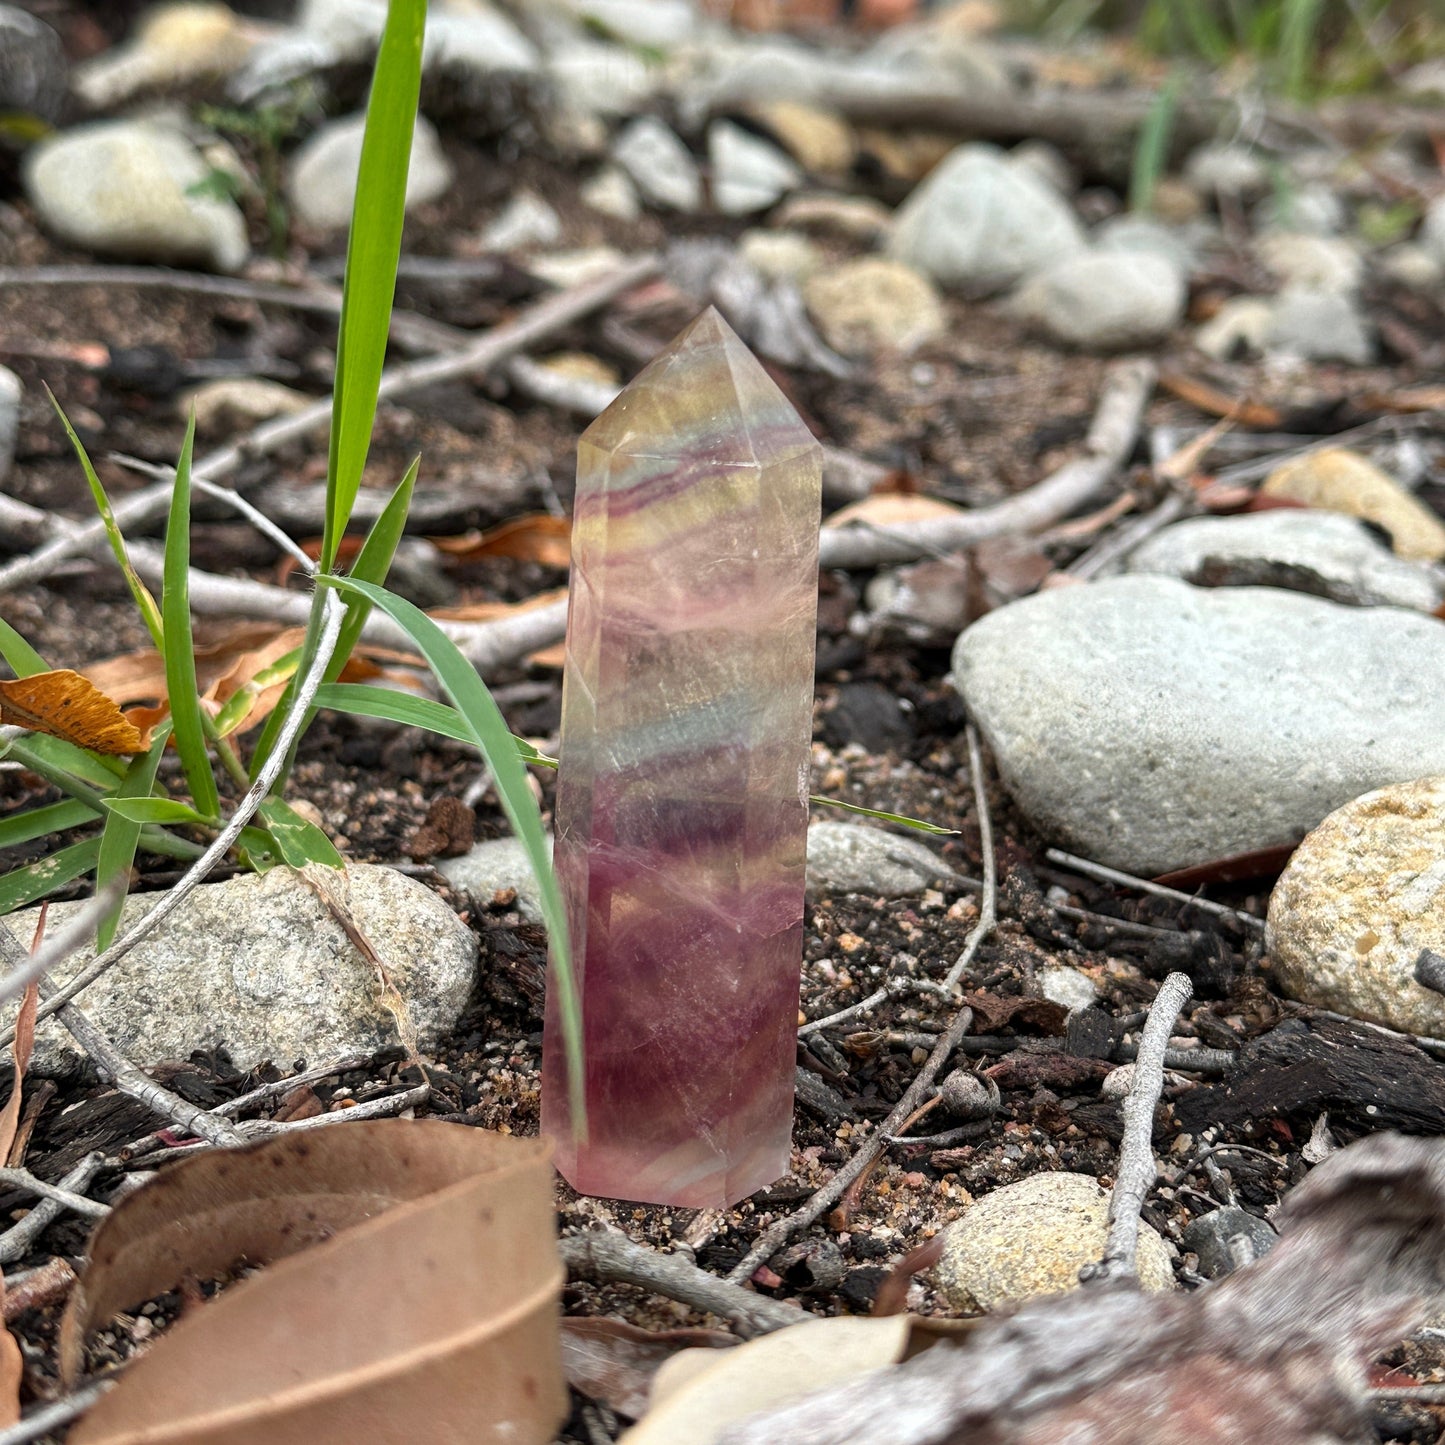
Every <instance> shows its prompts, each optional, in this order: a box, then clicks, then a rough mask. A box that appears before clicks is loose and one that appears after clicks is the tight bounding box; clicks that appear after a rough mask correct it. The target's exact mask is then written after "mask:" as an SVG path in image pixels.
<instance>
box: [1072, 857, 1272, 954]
mask: <svg viewBox="0 0 1445 1445" xmlns="http://www.w3.org/2000/svg"><path fill="white" fill-rule="evenodd" d="M1044 856H1045V857H1046V858H1047V859H1048V860H1049V862H1050V863H1057V864H1058V865H1059V867H1060V868H1067V869H1069V871H1070V872H1073V873H1082V874H1083V875H1084V876H1085V877H1086V878H1097V879H1098V880H1099V881H1100V882H1101V883H1117V884H1119V885H1120V887H1122V888H1135V889H1137V890H1138V891H1139V892H1140V893H1152V894H1153V895H1154V897H1156V898H1170V899H1173V900H1174V902H1176V903H1187V904H1188V905H1189V906H1190V907H1191V908H1197V909H1199V911H1200V912H1201V913H1212V914H1213V915H1214V916H1215V917H1216V918H1233V919H1235V920H1236V921H1237V922H1239V923H1242V924H1244V926H1245V927H1246V928H1252V929H1254V930H1255V932H1257V933H1263V932H1264V919H1262V918H1256V917H1255V916H1254V914H1252V913H1242V912H1240V910H1239V909H1238V908H1230V907H1229V906H1228V904H1225V903H1215V902H1214V901H1213V899H1210V898H1196V897H1195V896H1194V895H1193V894H1192V893H1185V892H1182V891H1181V890H1180V889H1178V888H1167V887H1165V885H1164V884H1162V883H1151V882H1150V881H1149V879H1147V878H1136V877H1135V876H1134V875H1133V874H1132V873H1121V872H1120V871H1119V870H1118V869H1117V868H1106V867H1105V866H1104V864H1102V863H1092V862H1090V861H1089V859H1087V858H1080V857H1078V856H1077V855H1076V854H1074V853H1065V852H1064V850H1063V849H1062V848H1050V849H1049V850H1048V852H1047V853H1045V854H1044Z"/></svg>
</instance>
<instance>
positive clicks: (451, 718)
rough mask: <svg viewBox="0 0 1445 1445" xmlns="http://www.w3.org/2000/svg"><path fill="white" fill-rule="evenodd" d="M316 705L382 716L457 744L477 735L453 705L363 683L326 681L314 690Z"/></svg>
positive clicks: (337, 710)
mask: <svg viewBox="0 0 1445 1445" xmlns="http://www.w3.org/2000/svg"><path fill="white" fill-rule="evenodd" d="M316 706H317V707H329V708H331V709H332V710H333V711H335V712H347V713H351V714H352V715H353V716H355V717H376V718H384V719H385V720H386V721H387V722H394V723H401V724H402V726H404V727H414V728H425V729H426V730H427V731H428V732H432V733H439V734H440V735H441V736H442V737H444V738H451V739H453V741H455V742H459V743H474V742H475V741H476V734H475V733H474V732H473V731H472V729H471V727H470V726H469V725H468V723H467V720H466V719H465V718H464V717H463V716H462V715H461V713H459V712H458V711H457V710H456V708H454V707H448V706H447V705H446V703H444V702H433V701H432V699H431V698H429V697H412V696H410V695H409V694H407V693H404V692H393V691H392V690H391V689H390V688H388V687H371V686H369V685H368V684H366V683H364V682H326V683H322V685H321V686H320V687H318V688H317V689H316Z"/></svg>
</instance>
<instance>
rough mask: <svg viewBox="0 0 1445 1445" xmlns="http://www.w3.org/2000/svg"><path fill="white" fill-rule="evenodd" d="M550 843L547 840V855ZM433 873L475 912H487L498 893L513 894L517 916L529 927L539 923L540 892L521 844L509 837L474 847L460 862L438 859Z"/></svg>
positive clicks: (529, 861) (490, 839)
mask: <svg viewBox="0 0 1445 1445" xmlns="http://www.w3.org/2000/svg"><path fill="white" fill-rule="evenodd" d="M551 854H552V839H551V838H550V837H549V838H548V839H547V855H548V857H551ZM436 870H437V872H438V873H440V874H441V875H442V877H443V878H445V879H446V880H447V882H448V883H450V884H451V885H452V887H453V888H460V889H461V890H462V892H464V893H465V894H466V895H467V897H468V898H470V899H471V900H472V905H473V906H474V907H476V908H490V907H491V906H492V904H493V902H494V900H495V899H496V896H497V894H498V893H507V892H511V893H515V894H516V895H517V897H516V903H515V907H516V909H517V912H518V913H520V914H521V915H522V917H523V918H525V919H527V920H528V921H529V922H531V923H540V922H541V921H542V890H541V889H540V888H539V887H538V885H537V875H536V873H535V871H533V868H532V863H531V860H530V859H529V858H528V857H527V850H526V849H525V848H524V847H523V846H522V843H521V840H520V839H518V838H514V837H512V836H511V835H508V836H507V837H505V838H489V839H487V840H486V841H485V842H483V843H478V844H476V845H475V846H474V847H473V848H471V849H470V850H469V851H468V852H466V853H463V854H462V855H461V857H459V858H438V859H437V860H436Z"/></svg>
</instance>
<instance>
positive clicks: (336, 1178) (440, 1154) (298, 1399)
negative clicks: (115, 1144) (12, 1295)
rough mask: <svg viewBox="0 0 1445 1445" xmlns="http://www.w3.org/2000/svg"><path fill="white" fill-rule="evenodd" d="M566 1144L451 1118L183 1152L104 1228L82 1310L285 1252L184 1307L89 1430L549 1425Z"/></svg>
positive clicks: (537, 1433) (92, 1437) (482, 1430)
mask: <svg viewBox="0 0 1445 1445" xmlns="http://www.w3.org/2000/svg"><path fill="white" fill-rule="evenodd" d="M554 1230H555V1224H554V1215H553V1205H552V1171H551V1168H550V1166H549V1164H548V1155H547V1146H546V1145H545V1144H543V1143H542V1142H540V1141H538V1140H523V1139H516V1138H510V1137H504V1136H501V1135H497V1134H492V1133H489V1132H487V1131H485V1130H481V1129H473V1128H468V1127H466V1126H465V1125H459V1124H445V1123H441V1122H439V1121H436V1120H413V1121H402V1120H386V1121H377V1122H371V1123H361V1124H354V1125H352V1126H351V1127H349V1128H346V1129H333V1130H321V1131H319V1132H306V1133H301V1134H293V1135H285V1136H282V1137H281V1138H279V1139H273V1140H268V1141H267V1142H265V1143H263V1144H259V1145H256V1146H254V1147H251V1148H246V1149H241V1150H228V1151H224V1152H216V1153H208V1154H205V1155H201V1156H199V1157H197V1158H195V1159H192V1160H187V1161H185V1162H183V1163H181V1164H178V1165H177V1166H176V1167H175V1168H173V1169H168V1170H166V1171H164V1172H162V1173H161V1174H160V1175H158V1176H157V1177H156V1178H155V1179H154V1180H152V1181H151V1182H150V1183H149V1184H147V1185H146V1186H145V1187H144V1188H142V1189H140V1190H137V1191H136V1192H135V1193H134V1194H132V1195H130V1196H128V1197H127V1198H126V1199H125V1200H124V1201H122V1203H121V1204H120V1205H118V1206H117V1208H116V1209H115V1211H114V1212H113V1213H112V1214H111V1216H110V1217H109V1218H108V1219H107V1220H106V1222H105V1223H104V1224H103V1225H101V1227H100V1228H99V1229H98V1230H97V1231H96V1234H95V1236H94V1238H93V1240H92V1242H91V1250H90V1260H89V1263H88V1265H87V1267H86V1271H85V1274H84V1276H83V1277H82V1280H81V1283H80V1284H79V1285H78V1286H77V1287H76V1290H75V1292H74V1294H73V1296H72V1298H71V1302H70V1306H69V1308H68V1309H67V1311H66V1315H65V1319H64V1321H63V1323H62V1328H61V1347H60V1348H61V1360H62V1369H63V1370H64V1372H65V1374H66V1377H67V1378H68V1379H72V1380H73V1379H74V1378H75V1374H76V1371H77V1367H78V1365H79V1362H80V1354H81V1345H82V1341H83V1338H84V1335H85V1333H86V1332H87V1331H88V1330H89V1329H92V1328H95V1327H96V1326H98V1325H99V1324H101V1323H102V1322H104V1321H105V1320H107V1319H109V1318H110V1317H111V1316H112V1315H113V1314H114V1313H115V1312H116V1311H117V1310H118V1309H122V1308H127V1307H133V1306H135V1305H137V1304H138V1303H139V1302H140V1301H142V1300H144V1299H147V1298H149V1297H150V1296H152V1295H154V1294H157V1293H159V1292H161V1291H163V1290H166V1289H169V1288H171V1287H172V1286H174V1285H175V1284H176V1283H177V1282H178V1281H179V1280H181V1279H182V1278H183V1277H185V1276H187V1275H196V1276H198V1277H201V1278H205V1277H207V1276H211V1275H216V1274H220V1273H224V1272H226V1271H228V1270H229V1269H231V1268H232V1267H233V1265H234V1264H235V1262H236V1261H237V1260H238V1259H245V1260H247V1261H250V1262H267V1263H271V1262H273V1261H274V1263H271V1267H270V1268H269V1269H267V1270H264V1271H262V1272H261V1273H260V1274H257V1275H255V1276H253V1277H252V1278H250V1279H247V1280H244V1281H242V1282H241V1283H239V1284H236V1285H233V1286H231V1287H230V1288H229V1289H227V1290H226V1291H225V1292H224V1293H223V1294H222V1295H220V1296H219V1297H218V1298H217V1299H216V1300H215V1301H214V1302H212V1303H211V1304H208V1305H207V1306H205V1307H204V1308H202V1309H199V1310H197V1311H195V1312H194V1313H192V1314H190V1315H188V1316H187V1317H186V1318H185V1319H183V1320H181V1321H180V1322H178V1323H177V1324H176V1325H174V1326H173V1327H172V1328H171V1329H170V1330H169V1331H168V1332H167V1334H166V1335H165V1336H163V1337H162V1338H161V1339H160V1340H158V1341H157V1342H156V1344H155V1345H154V1346H153V1347H152V1348H151V1350H150V1351H149V1352H148V1353H147V1354H146V1355H145V1356H144V1357H143V1358H142V1359H140V1360H138V1361H136V1362H135V1363H134V1364H132V1365H131V1367H130V1368H129V1370H128V1371H127V1372H126V1375H125V1377H124V1378H123V1380H122V1381H121V1383H120V1385H119V1386H118V1387H117V1388H116V1389H115V1390H114V1391H113V1392H112V1393H111V1394H110V1395H108V1396H106V1398H105V1399H104V1400H103V1401H102V1402H101V1403H100V1404H99V1405H98V1406H97V1407H96V1409H95V1410H94V1411H93V1412H92V1413H91V1414H90V1416H89V1417H87V1419H86V1420H85V1421H83V1422H82V1424H81V1425H80V1426H79V1427H78V1428H77V1429H76V1431H75V1432H74V1433H73V1434H72V1435H71V1437H70V1438H71V1441H72V1445H101V1442H104V1445H122V1442H125V1445H139V1442H141V1441H147V1442H159V1441H162V1440H164V1441H165V1442H166V1445H201V1442H205V1445H222V1442H224V1445H315V1442H317V1441H332V1440H334V1441H355V1442H362V1441H365V1442H366V1445H412V1442H414V1441H418V1440H436V1441H467V1442H468V1445H489V1442H494V1445H502V1442H506V1445H547V1442H548V1441H550V1440H551V1439H552V1438H553V1433H554V1431H555V1429H556V1427H557V1426H558V1425H559V1424H560V1423H561V1420H562V1418H563V1416H564V1414H565V1413H566V1405H565V1398H566V1397H565V1391H564V1389H563V1385H562V1377H561V1357H560V1349H559V1344H558V1335H557V1303H556V1301H557V1292H558V1290H559V1288H560V1286H561V1283H562V1269H561V1264H560V1262H559V1260H558V1257H557V1246H556V1238H555V1233H554Z"/></svg>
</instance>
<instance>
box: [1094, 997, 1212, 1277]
mask: <svg viewBox="0 0 1445 1445" xmlns="http://www.w3.org/2000/svg"><path fill="white" fill-rule="evenodd" d="M1193 992H1194V985H1193V984H1192V983H1191V982H1190V981H1189V975H1188V974H1184V973H1171V974H1170V975H1169V977H1168V978H1166V979H1165V980H1164V982H1163V983H1162V984H1160V985H1159V992H1158V993H1157V994H1155V995H1154V1004H1153V1006H1152V1007H1151V1008H1150V1010H1149V1018H1148V1021H1147V1022H1146V1023H1145V1025H1144V1031H1143V1033H1142V1034H1141V1035H1140V1036H1139V1056H1138V1058H1136V1059H1135V1061H1134V1065H1133V1068H1134V1079H1133V1083H1132V1085H1131V1086H1130V1089H1129V1093H1128V1096H1127V1097H1126V1098H1125V1100H1124V1142H1123V1143H1122V1144H1121V1145H1120V1146H1119V1168H1118V1172H1117V1173H1116V1174H1115V1176H1114V1192H1113V1194H1112V1195H1110V1197H1109V1236H1108V1242H1107V1243H1106V1244H1105V1246H1104V1257H1103V1259H1101V1260H1100V1261H1099V1263H1098V1264H1096V1265H1093V1266H1091V1267H1089V1268H1088V1269H1087V1270H1086V1271H1083V1272H1081V1278H1083V1279H1084V1282H1085V1283H1088V1284H1100V1283H1103V1282H1104V1281H1106V1280H1111V1279H1122V1278H1126V1277H1131V1276H1133V1275H1134V1274H1135V1273H1136V1270H1135V1266H1134V1257H1135V1254H1136V1253H1137V1251H1138V1247H1139V1211H1140V1210H1141V1209H1142V1208H1143V1207H1144V1197H1145V1195H1147V1194H1148V1192H1149V1190H1150V1187H1151V1186H1152V1185H1153V1183H1154V1180H1155V1178H1156V1177H1157V1175H1158V1173H1159V1168H1158V1165H1157V1163H1156V1162H1155V1159H1154V1108H1155V1106H1156V1105H1157V1104H1158V1102H1159V1096H1160V1094H1162V1093H1163V1092H1164V1055H1165V1052H1166V1050H1167V1048H1168V1045H1169V1035H1170V1034H1171V1033H1173V1032H1174V1022H1175V1020H1176V1019H1177V1018H1178V1017H1179V1011H1180V1009H1182V1008H1183V1007H1184V1005H1185V1004H1186V1003H1188V1002H1189V996H1190V995H1191V994H1192V993H1193Z"/></svg>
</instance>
